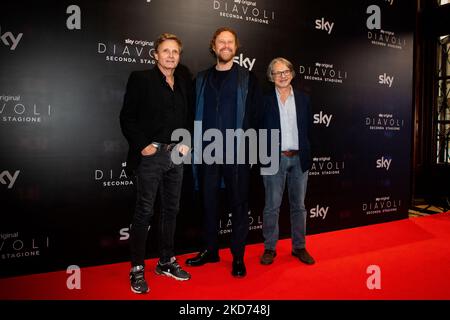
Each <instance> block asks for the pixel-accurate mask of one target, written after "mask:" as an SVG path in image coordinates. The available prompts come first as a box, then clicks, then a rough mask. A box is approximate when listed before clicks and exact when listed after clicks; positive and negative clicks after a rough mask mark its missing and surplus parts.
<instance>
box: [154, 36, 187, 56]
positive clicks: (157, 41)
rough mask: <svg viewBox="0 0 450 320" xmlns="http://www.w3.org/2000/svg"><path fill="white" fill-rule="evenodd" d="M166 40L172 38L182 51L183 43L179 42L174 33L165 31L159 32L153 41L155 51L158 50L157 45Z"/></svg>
mask: <svg viewBox="0 0 450 320" xmlns="http://www.w3.org/2000/svg"><path fill="white" fill-rule="evenodd" d="M166 40H174V41H175V42H176V43H177V44H178V47H180V53H181V52H182V51H183V43H182V42H181V40H180V39H179V38H178V37H177V36H176V35H174V34H172V33H167V32H165V33H161V34H160V35H159V37H158V39H156V41H155V50H156V52H158V47H159V46H160V45H161V43H163V42H164V41H166Z"/></svg>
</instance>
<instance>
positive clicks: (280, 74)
mask: <svg viewBox="0 0 450 320" xmlns="http://www.w3.org/2000/svg"><path fill="white" fill-rule="evenodd" d="M290 74H291V70H289V69H288V70H283V71H277V72H272V76H274V77H281V76H288V75H290Z"/></svg>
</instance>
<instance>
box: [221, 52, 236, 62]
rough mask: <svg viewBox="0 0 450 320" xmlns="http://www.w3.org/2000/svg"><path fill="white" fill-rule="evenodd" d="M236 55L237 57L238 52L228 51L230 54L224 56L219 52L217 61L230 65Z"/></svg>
mask: <svg viewBox="0 0 450 320" xmlns="http://www.w3.org/2000/svg"><path fill="white" fill-rule="evenodd" d="M235 55H236V51H231V52H230V51H228V52H226V53H223V54H222V52H219V53H218V54H217V60H218V61H219V62H220V63H228V62H230V61H232V60H233V58H234V56H235Z"/></svg>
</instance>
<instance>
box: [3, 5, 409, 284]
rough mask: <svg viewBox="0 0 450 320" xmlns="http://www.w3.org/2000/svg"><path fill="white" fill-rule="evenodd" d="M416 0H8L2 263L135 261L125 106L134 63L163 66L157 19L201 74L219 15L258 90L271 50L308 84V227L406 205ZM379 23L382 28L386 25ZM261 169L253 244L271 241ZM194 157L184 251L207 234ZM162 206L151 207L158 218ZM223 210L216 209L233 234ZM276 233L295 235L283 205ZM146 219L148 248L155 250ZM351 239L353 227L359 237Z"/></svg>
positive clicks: (345, 223)
mask: <svg viewBox="0 0 450 320" xmlns="http://www.w3.org/2000/svg"><path fill="white" fill-rule="evenodd" d="M414 6H415V5H414V3H413V1H407V0H371V1H367V0H365V1H363V0H352V1H325V0H314V1H311V0H283V1H270V0H257V1H245V0H183V1H178V0H164V1H163V0H151V1H148V0H147V1H146V0H132V1H119V0H109V1H106V0H104V1H79V0H77V1H49V0H47V1H39V2H32V1H29V2H24V1H12V0H7V1H3V2H2V4H1V10H0V17H1V18H0V28H1V29H0V38H1V41H0V70H1V72H0V137H1V140H0V148H1V158H0V182H1V184H0V196H1V198H0V199H1V214H0V236H1V238H0V264H1V269H0V270H1V271H0V276H8V275H13V274H25V273H35V272H44V271H51V270H58V269H65V268H66V267H67V266H69V265H71V264H75V265H79V266H87V265H95V264H102V263H112V262H117V261H126V260H128V227H129V223H130V221H131V215H132V211H133V203H134V194H133V186H134V184H133V181H132V179H131V178H130V177H127V176H126V174H125V171H124V169H123V162H124V161H125V157H126V150H127V143H126V141H125V139H124V138H123V136H122V134H121V131H120V127H119V118H118V117H119V111H120V109H121V106H122V100H123V94H124V90H125V85H126V81H127V78H128V75H129V73H130V72H131V71H132V70H138V69H146V68H151V67H153V66H154V60H153V41H154V39H155V38H156V37H157V36H158V35H159V34H160V33H162V32H171V33H175V34H177V35H178V36H179V37H180V38H181V39H182V40H183V42H184V53H183V57H182V63H183V64H184V65H185V66H186V67H187V68H188V69H189V70H190V71H191V72H192V73H193V74H194V75H195V74H196V73H197V72H198V71H200V70H202V69H204V68H207V67H209V66H210V65H211V64H213V63H214V60H213V58H212V56H211V55H210V54H209V51H208V45H209V41H210V38H211V36H212V33H213V32H214V30H215V29H216V28H217V27H219V26H223V25H226V26H230V27H233V28H235V29H236V30H237V32H238V35H239V37H240V42H241V45H242V46H241V49H240V51H239V54H238V57H237V59H236V60H237V61H236V62H237V63H240V64H241V65H243V66H244V67H246V68H251V70H252V71H254V72H255V73H256V75H257V77H258V78H259V80H260V81H261V84H262V86H263V87H264V88H267V87H268V85H267V83H266V82H265V70H266V67H267V65H268V63H269V62H270V60H271V59H272V58H274V57H276V56H283V57H286V58H288V59H289V60H291V61H292V62H293V63H294V66H295V71H296V73H297V76H296V78H295V80H296V81H295V85H296V86H299V87H301V88H302V89H303V90H305V91H307V92H308V93H309V94H310V95H311V99H312V103H313V113H314V128H313V140H314V141H313V143H314V153H313V156H314V165H313V168H312V170H311V172H310V178H309V186H308V192H307V201H306V205H307V209H308V222H307V223H308V224H307V229H308V234H313V233H318V232H325V231H330V230H337V229H343V228H349V227H356V226H361V225H366V224H372V223H379V222H384V221H391V220H396V219H402V218H406V217H407V208H408V203H409V200H410V178H411V177H410V176H411V168H410V166H411V163H410V153H411V119H412V95H413V92H412V90H413V86H412V80H413V75H412V64H413V30H414V19H415V7H414ZM377 22H379V25H378V26H377ZM263 199H264V191H263V188H262V184H261V179H260V177H259V176H258V174H257V172H255V174H254V179H253V187H252V194H251V212H250V213H249V219H250V228H251V231H250V233H249V243H257V242H261V241H262V230H261V229H262V208H263ZM201 214H202V213H201V210H200V209H199V204H198V194H197V192H195V191H194V190H193V187H192V174H191V168H190V167H189V166H185V180H184V186H183V198H182V204H181V212H180V214H179V219H178V227H177V234H176V248H177V253H185V252H191V251H195V250H196V249H197V248H198V246H199V245H200V236H201V233H200V232H201V230H200V224H201ZM155 219H157V216H156V217H155ZM229 223H230V222H229V217H228V213H227V210H226V208H224V212H223V214H222V217H221V230H220V233H221V243H222V246H223V247H226V246H228V238H229V231H230V225H229ZM280 229H281V230H280V231H281V237H283V238H285V237H288V236H289V217H288V206H287V203H286V201H285V202H284V203H283V209H282V215H281V221H280ZM150 232H151V238H150V241H149V257H154V256H156V245H155V236H154V234H155V232H152V230H151V231H150ZM355 241H357V239H355Z"/></svg>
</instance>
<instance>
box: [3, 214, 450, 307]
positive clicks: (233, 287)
mask: <svg viewBox="0 0 450 320" xmlns="http://www.w3.org/2000/svg"><path fill="white" fill-rule="evenodd" d="M247 248H248V249H247V251H246V265H247V271H248V275H247V277H245V278H243V279H234V278H233V277H232V276H231V275H230V271H231V255H230V253H229V250H228V249H225V250H222V251H221V258H222V261H221V262H220V263H215V264H207V265H205V266H203V267H197V268H192V267H191V268H187V270H189V271H190V272H191V274H192V279H191V280H190V281H185V282H180V281H176V280H173V279H171V278H167V277H162V276H157V275H156V274H154V272H153V268H154V266H155V264H156V260H155V259H152V260H148V261H147V269H148V271H147V273H146V278H147V280H148V282H149V284H150V288H151V291H150V293H149V294H147V295H136V294H133V293H131V291H130V288H129V284H128V270H129V264H128V263H119V264H113V265H104V266H99V267H90V268H83V269H82V270H81V289H80V290H77V289H74V290H68V289H67V287H66V280H67V277H68V276H69V275H68V274H67V273H66V272H65V271H61V272H52V273H47V274H37V275H30V276H22V277H15V278H6V279H0V288H1V290H0V299H1V300H10V299H48V300H55V299H96V300H101V299H119V300H122V299H148V300H191V299H192V300H241V299H242V300H277V299H283V300H311V299H314V300H316V299H318V300H329V299H333V300H335V299H338V300H347V299H351V300H359V299H364V300H366V299H368V300H373V299H374V300H391V299H393V300H398V299H400V300H410V299H413V300H416V299H420V300H428V299H436V300H449V299H450V212H447V213H442V214H436V215H430V216H427V217H417V218H410V219H405V220H401V221H395V222H389V223H383V224H377V225H371V226H365V227H359V228H353V229H347V230H341V231H335V232H328V233H322V234H317V235H312V236H308V237H307V248H308V250H309V251H310V253H311V254H312V255H313V256H314V258H315V259H316V264H315V265H312V266H307V265H304V264H302V263H300V262H299V261H298V260H297V259H296V258H294V257H292V256H291V255H290V249H291V248H290V240H289V239H286V240H282V241H280V242H279V245H278V248H277V252H278V255H277V257H276V260H275V262H274V264H272V265H270V266H262V265H260V264H259V256H260V254H261V253H262V250H263V245H262V244H256V245H250V246H248V247H247ZM190 256H192V255H191V254H189V255H184V256H179V259H180V261H181V262H182V264H183V265H184V261H185V259H186V258H187V257H190ZM370 265H377V266H379V267H380V270H381V289H373V290H369V289H368V288H367V284H366V283H367V279H368V277H369V276H370V275H371V274H369V273H367V267H368V266H370Z"/></svg>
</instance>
